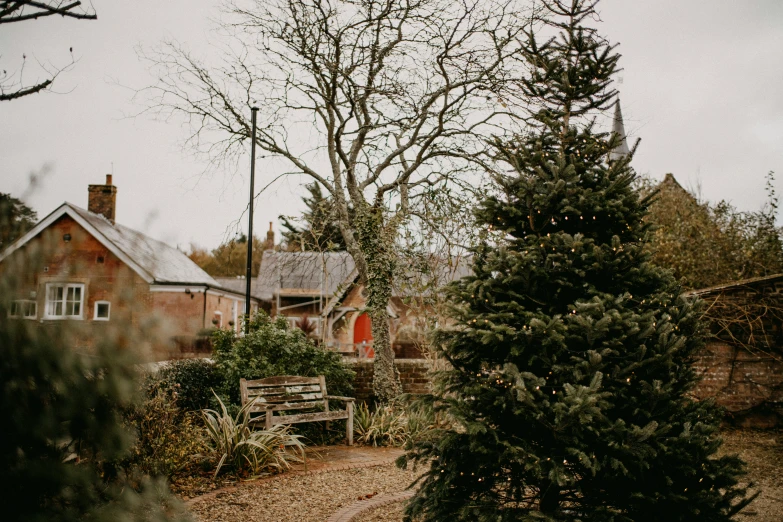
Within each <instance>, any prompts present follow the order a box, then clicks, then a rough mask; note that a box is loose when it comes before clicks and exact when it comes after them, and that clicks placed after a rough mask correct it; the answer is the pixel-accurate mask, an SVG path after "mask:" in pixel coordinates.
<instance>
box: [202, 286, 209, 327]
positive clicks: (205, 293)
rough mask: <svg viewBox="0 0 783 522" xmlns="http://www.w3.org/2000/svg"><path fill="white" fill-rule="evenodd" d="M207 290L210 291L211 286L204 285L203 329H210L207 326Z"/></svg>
mask: <svg viewBox="0 0 783 522" xmlns="http://www.w3.org/2000/svg"><path fill="white" fill-rule="evenodd" d="M207 290H209V285H204V312H203V316H202V318H201V327H202V328H208V326H207Z"/></svg>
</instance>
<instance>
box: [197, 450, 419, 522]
mask: <svg viewBox="0 0 783 522" xmlns="http://www.w3.org/2000/svg"><path fill="white" fill-rule="evenodd" d="M415 477H416V474H415V473H414V472H413V471H411V470H401V469H398V468H397V467H396V466H394V465H393V464H386V465H381V466H373V467H366V468H358V469H349V470H342V471H329V472H324V473H308V474H304V475H293V476H285V475H283V476H281V477H280V478H278V479H275V480H270V481H263V482H259V483H257V484H254V483H248V484H246V485H243V486H240V487H239V488H238V489H236V490H233V491H227V492H223V493H218V494H217V495H216V496H215V497H213V498H209V499H204V500H203V501H200V502H195V503H193V504H192V505H191V506H190V510H191V512H192V513H193V514H194V516H195V518H196V520H198V521H203V522H208V521H209V522H212V521H214V522H229V521H231V522H234V521H237V520H241V521H242V522H246V521H247V522H252V521H258V522H268V521H270V520H274V521H276V522H308V521H312V522H323V521H324V520H326V519H327V518H329V516H330V515H331V514H332V513H334V512H335V511H337V510H338V509H340V508H342V507H343V506H346V505H349V504H352V503H354V502H356V501H357V500H359V499H360V498H362V497H365V496H367V495H372V496H374V495H377V494H382V493H398V492H400V491H403V490H405V489H406V488H407V487H408V486H409V485H410V484H411V482H413V480H414V478H415ZM390 507H391V506H390ZM400 519H401V518H400Z"/></svg>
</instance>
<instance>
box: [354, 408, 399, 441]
mask: <svg viewBox="0 0 783 522" xmlns="http://www.w3.org/2000/svg"><path fill="white" fill-rule="evenodd" d="M353 423H354V424H353V426H354V433H355V435H356V440H357V442H360V443H363V444H372V445H373V446H402V445H403V444H404V443H405V440H406V437H405V428H406V424H407V423H406V418H405V414H404V412H402V411H400V410H399V409H398V408H395V407H393V406H392V405H391V404H386V405H376V407H375V411H371V410H370V407H369V406H368V405H367V404H366V403H363V404H360V405H359V406H358V407H357V408H356V410H355V412H354V418H353Z"/></svg>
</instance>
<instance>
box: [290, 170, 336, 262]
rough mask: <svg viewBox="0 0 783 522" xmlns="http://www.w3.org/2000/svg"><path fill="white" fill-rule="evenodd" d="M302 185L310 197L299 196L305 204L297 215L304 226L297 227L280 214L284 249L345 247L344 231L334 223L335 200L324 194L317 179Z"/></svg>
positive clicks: (320, 250)
mask: <svg viewBox="0 0 783 522" xmlns="http://www.w3.org/2000/svg"><path fill="white" fill-rule="evenodd" d="M305 188H306V189H307V191H308V192H309V193H310V197H307V196H305V197H303V198H302V201H303V202H304V204H305V205H306V206H307V210H305V211H304V213H303V214H302V217H301V219H300V220H301V221H302V222H303V223H304V227H302V228H299V227H297V226H296V225H295V224H294V223H292V222H291V219H290V218H289V217H286V216H280V219H281V221H282V222H283V229H284V230H283V241H284V242H285V244H286V249H288V250H302V251H306V250H315V251H317V252H326V251H330V250H345V241H344V240H343V234H342V232H340V227H339V226H338V225H337V216H336V209H335V207H334V203H333V202H332V200H331V199H329V198H328V197H325V196H324V195H323V193H322V192H321V185H320V184H319V183H318V182H313V183H311V184H309V185H307V186H306V187H305Z"/></svg>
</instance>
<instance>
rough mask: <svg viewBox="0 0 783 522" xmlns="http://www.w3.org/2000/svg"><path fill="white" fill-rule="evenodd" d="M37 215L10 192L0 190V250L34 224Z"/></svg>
mask: <svg viewBox="0 0 783 522" xmlns="http://www.w3.org/2000/svg"><path fill="white" fill-rule="evenodd" d="M37 220H38V215H37V214H36V212H35V210H33V209H31V208H30V207H28V206H27V205H25V204H24V203H23V202H22V201H21V200H19V199H17V198H15V197H12V196H11V194H3V193H2V192H0V252H2V251H3V249H5V248H6V247H7V246H9V245H10V244H11V243H13V242H14V241H16V240H17V239H18V238H20V237H21V236H22V235H24V233H25V232H27V231H28V230H30V229H31V228H33V227H34V226H35V223H36V221H37Z"/></svg>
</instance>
